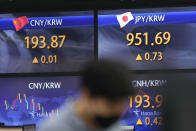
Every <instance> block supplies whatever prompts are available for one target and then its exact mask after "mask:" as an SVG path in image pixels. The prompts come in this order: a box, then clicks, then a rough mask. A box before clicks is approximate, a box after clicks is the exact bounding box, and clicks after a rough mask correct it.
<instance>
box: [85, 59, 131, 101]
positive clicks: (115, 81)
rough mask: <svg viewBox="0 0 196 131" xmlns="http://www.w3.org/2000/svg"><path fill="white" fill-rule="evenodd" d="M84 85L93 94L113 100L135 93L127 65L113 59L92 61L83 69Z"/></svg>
mask: <svg viewBox="0 0 196 131" xmlns="http://www.w3.org/2000/svg"><path fill="white" fill-rule="evenodd" d="M82 87H83V88H87V89H88V90H89V92H90V95H91V96H102V97H105V98H107V99H112V100H114V99H121V98H124V97H127V96H130V95H133V93H134V91H133V87H132V86H131V78H130V75H129V73H128V70H127V68H126V66H125V65H123V64H121V63H118V62H115V61H111V60H99V61H90V62H89V63H88V64H87V65H86V66H85V68H84V69H83V71H82Z"/></svg>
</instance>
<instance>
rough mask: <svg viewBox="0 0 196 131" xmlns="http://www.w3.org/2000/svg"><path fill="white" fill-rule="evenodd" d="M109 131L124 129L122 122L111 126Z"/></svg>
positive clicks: (121, 130)
mask: <svg viewBox="0 0 196 131" xmlns="http://www.w3.org/2000/svg"><path fill="white" fill-rule="evenodd" d="M107 131H123V128H122V126H121V125H120V123H116V124H114V125H113V126H112V127H111V128H109V130H107Z"/></svg>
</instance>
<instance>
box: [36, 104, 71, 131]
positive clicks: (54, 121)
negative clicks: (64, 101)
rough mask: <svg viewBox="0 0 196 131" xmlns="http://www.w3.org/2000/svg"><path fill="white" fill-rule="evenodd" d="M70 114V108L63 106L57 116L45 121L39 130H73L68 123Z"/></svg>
mask: <svg viewBox="0 0 196 131" xmlns="http://www.w3.org/2000/svg"><path fill="white" fill-rule="evenodd" d="M63 110H64V111H63ZM70 115H71V112H70V109H69V108H67V107H63V108H62V110H61V111H60V112H59V114H58V115H57V116H55V117H53V118H49V119H47V120H45V121H43V122H42V124H41V126H40V127H39V129H38V131H64V130H69V131H71V130H70V129H69V124H68V123H69V122H68V121H69V117H70Z"/></svg>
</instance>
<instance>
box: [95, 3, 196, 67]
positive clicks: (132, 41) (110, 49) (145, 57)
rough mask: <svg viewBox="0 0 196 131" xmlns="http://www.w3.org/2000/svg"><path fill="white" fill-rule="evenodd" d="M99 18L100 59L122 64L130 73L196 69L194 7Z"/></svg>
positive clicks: (127, 11) (116, 12)
mask: <svg viewBox="0 0 196 131" xmlns="http://www.w3.org/2000/svg"><path fill="white" fill-rule="evenodd" d="M98 14H99V15H98V47H99V50H98V52H99V58H109V59H115V60H119V61H122V62H124V63H126V64H128V65H129V67H130V69H131V70H160V69H195V68H196V57H195V56H196V53H195V49H196V45H195V41H196V37H194V34H195V31H196V24H195V22H196V19H195V17H194V16H195V15H196V8H195V7H188V8H187V7H179V8H174V7H173V8H148V9H122V10H105V11H99V13H98Z"/></svg>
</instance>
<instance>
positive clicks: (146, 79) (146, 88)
mask: <svg viewBox="0 0 196 131" xmlns="http://www.w3.org/2000/svg"><path fill="white" fill-rule="evenodd" d="M169 81H170V80H169V79H166V77H165V76H164V75H162V74H158V75H157V74H154V75H153V74H151V75H149V74H135V75H134V80H132V81H131V82H130V83H131V84H132V86H133V87H134V89H135V90H136V94H135V95H134V96H130V97H129V103H128V104H127V107H126V108H125V111H124V112H123V114H122V117H121V125H123V126H134V127H135V130H136V131H159V130H161V129H162V125H163V116H162V114H163V113H162V107H163V102H164V97H165V96H164V93H163V90H164V89H165V88H166V87H167V83H168V82H169Z"/></svg>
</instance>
